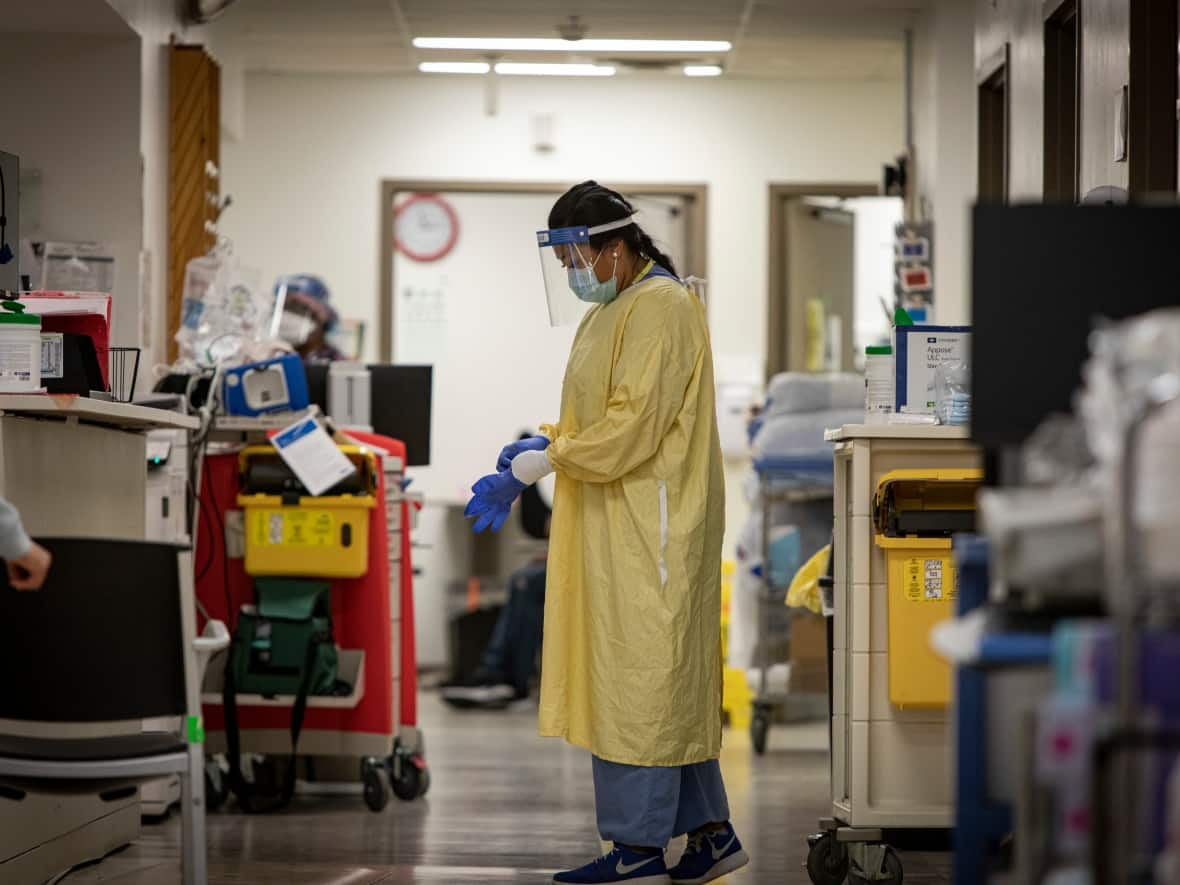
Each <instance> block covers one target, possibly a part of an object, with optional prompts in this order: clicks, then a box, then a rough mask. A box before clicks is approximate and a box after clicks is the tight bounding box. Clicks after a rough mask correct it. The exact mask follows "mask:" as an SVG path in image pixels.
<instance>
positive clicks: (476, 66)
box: [418, 61, 492, 74]
mask: <svg viewBox="0 0 1180 885" xmlns="http://www.w3.org/2000/svg"><path fill="white" fill-rule="evenodd" d="M491 69H492V66H491V65H489V64H488V63H487V62H486V61H424V62H422V64H420V65H418V70H419V71H421V72H422V73H423V74H486V73H487V72H488V71H490V70H491Z"/></svg>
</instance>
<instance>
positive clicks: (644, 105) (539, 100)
mask: <svg viewBox="0 0 1180 885" xmlns="http://www.w3.org/2000/svg"><path fill="white" fill-rule="evenodd" d="M501 88H502V92H501V96H500V110H499V114H498V115H497V116H495V117H488V116H485V114H484V94H483V84H482V82H481V81H480V80H478V79H471V78H462V77H435V78H429V77H423V76H415V77H401V78H398V77H326V76H307V77H294V76H274V75H251V76H249V77H248V78H247V102H246V107H247V110H246V125H245V130H246V132H245V138H244V139H243V140H242V141H241V142H240V143H238V144H226V145H223V165H224V167H225V179H224V182H223V184H224V188H225V191H226V192H228V193H231V194H233V197H234V203H235V205H234V209H233V210H232V211H231V212H230V213H228V214H227V216H226V222H225V229H226V231H227V232H228V233H230V235H231V236H233V238H234V240H235V243H236V245H237V248H238V250H239V252H240V254H242V256H243V257H244V258H245V259H246V260H247V261H250V262H252V263H254V264H257V265H258V266H259V267H260V268H261V269H262V271H263V274H264V278H273V277H274V276H277V275H278V274H280V273H288V272H293V271H299V270H309V271H313V272H317V273H320V274H322V275H323V276H324V277H325V278H326V279H327V280H328V282H329V283H330V285H331V286H332V288H333V292H334V297H335V298H336V299H337V300H338V301H339V303H340V306H341V307H342V309H343V311H344V313H345V314H347V315H350V316H356V317H360V318H363V319H366V320H367V321H368V322H369V323H370V324H371V325H370V328H374V326H373V325H372V324H373V323H374V322H375V319H376V303H377V290H378V271H379V258H378V221H379V206H378V203H379V190H378V184H379V181H380V180H381V179H382V178H435V179H483V180H547V181H567V182H574V181H577V180H581V179H583V178H588V177H594V178H597V179H600V180H603V181H605V182H616V183H617V182H626V181H653V182H660V181H669V182H705V183H707V184H708V185H709V220H708V244H709V246H708V248H709V276H710V287H709V299H710V304H711V323H712V326H713V333H714V346H715V349H716V351H717V353H718V354H719V355H723V356H724V355H727V354H735V355H747V354H757V356H758V359H759V360H761V359H762V354H763V351H764V348H765V315H766V306H765V305H766V269H767V235H766V220H767V211H768V207H767V185H768V184H769V183H770V182H772V181H773V182H805V181H875V180H876V179H877V178H878V177H879V175H880V169H881V165H882V164H883V163H884V162H886V161H887V160H888V159H889V158H891V157H893V156H895V155H896V153H897V151H898V149H899V148H900V146H901V141H902V130H901V86H900V71H899V77H898V80H897V81H896V82H888V83H867V84H816V83H805V84H789V83H774V82H756V81H737V80H734V81H730V80H719V81H700V80H696V81H686V80H683V79H671V78H667V79H665V78H660V77H657V78H646V77H644V78H623V77H620V78H616V79H614V80H611V81H598V80H594V81H582V80H573V81H558V82H555V81H552V80H531V79H505V80H503V81H502V84H501ZM537 111H550V112H552V113H553V114H554V115H555V121H556V122H555V140H556V143H557V150H556V151H554V152H553V153H551V154H547V155H540V154H537V153H535V152H534V151H533V150H532V148H531V146H530V126H529V118H530V114H532V113H534V112H537ZM494 272H496V273H501V274H513V273H527V274H533V273H536V272H537V271H536V268H535V267H522V268H496V269H494ZM368 337H369V339H370V341H374V340H375V336H374V335H370V336H368Z"/></svg>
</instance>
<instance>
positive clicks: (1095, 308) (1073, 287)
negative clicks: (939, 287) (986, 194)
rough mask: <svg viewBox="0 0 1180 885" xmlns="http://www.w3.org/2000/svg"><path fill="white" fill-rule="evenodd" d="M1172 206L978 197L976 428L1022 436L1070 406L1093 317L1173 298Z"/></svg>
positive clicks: (1178, 295)
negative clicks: (984, 200)
mask: <svg viewBox="0 0 1180 885" xmlns="http://www.w3.org/2000/svg"><path fill="white" fill-rule="evenodd" d="M1178 244H1180V206H1083V207H1077V206H1040V205H1037V206H1031V205H1030V206H995V205H987V206H982V205H981V206H977V207H976V208H975V212H974V248H973V271H972V274H973V288H972V331H973V334H972V341H971V353H972V357H971V362H972V370H971V375H972V378H971V385H972V435H973V437H974V439H975V440H976V441H977V442H979V443H980V444H982V445H984V446H987V447H990V448H1000V447H1005V446H1015V445H1019V444H1020V443H1022V442H1023V441H1024V440H1025V439H1026V438H1027V437H1028V436H1029V435H1030V434H1031V433H1032V432H1033V431H1034V430H1035V429H1036V428H1037V427H1038V426H1039V425H1040V423H1041V422H1042V420H1044V418H1045V417H1046V416H1047V415H1049V414H1052V413H1054V412H1069V411H1071V410H1072V405H1073V395H1074V392H1075V391H1076V390H1077V389H1078V388H1079V387H1080V386H1081V384H1082V377H1081V367H1082V364H1083V363H1084V362H1085V360H1086V359H1087V357H1088V354H1089V347H1088V339H1089V335H1090V331H1091V329H1093V327H1094V322H1095V320H1096V319H1097V318H1099V317H1106V318H1109V319H1124V318H1126V317H1131V316H1134V315H1136V314H1140V313H1144V312H1146V311H1149V310H1153V309H1155V308H1158V307H1164V306H1171V305H1177V304H1180V245H1178Z"/></svg>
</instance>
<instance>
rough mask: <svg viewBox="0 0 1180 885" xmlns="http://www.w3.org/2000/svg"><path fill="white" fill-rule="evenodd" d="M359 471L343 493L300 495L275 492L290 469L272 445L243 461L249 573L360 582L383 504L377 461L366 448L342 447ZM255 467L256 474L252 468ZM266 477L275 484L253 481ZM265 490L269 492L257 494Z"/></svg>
mask: <svg viewBox="0 0 1180 885" xmlns="http://www.w3.org/2000/svg"><path fill="white" fill-rule="evenodd" d="M340 451H341V452H343V453H344V455H345V456H346V457H347V458H348V459H349V460H350V461H352V462H353V463H354V464H355V465H356V468H357V473H356V475H355V477H353V478H352V479H351V480H348V481H346V484H347V488H346V489H345V490H343V493H341V494H330V495H319V496H310V495H297V494H294V495H293V494H291V493H289V492H281V491H278V490H276V489H273V488H269V486H270V485H272V484H273V483H279V482H282V477H283V471H284V470H285V469H286V467H285V465H284V464H283V463H282V459H281V458H280V457H279V455H278V453H277V452H275V450H274V449H273V448H272V447H271V446H250V447H248V448H246V449H244V450H243V451H242V453H241V456H240V458H239V462H238V464H239V469H240V472H241V476H242V478H243V488H244V489H245V491H244V492H243V493H242V494H240V495H238V506H239V507H241V508H242V510H243V512H244V514H245V534H246V572H247V574H250V575H254V576H256V577H279V576H299V577H305V578H359V577H361V576H362V575H363V574H365V572H366V571H367V570H368V567H369V517H370V511H372V509H373V508H374V507H375V506H376V505H377V462H376V458H375V457H374V455H373V453H372V452H370V451H369V450H367V449H365V448H362V447H360V446H340ZM252 468H253V470H252ZM263 473H265V475H266V480H268V481H269V482H258V481H257V480H255V481H254V482H253V485H255V488H254V489H251V484H252V483H251V480H250V479H249V478H250V477H256V476H258V475H261V474H263ZM259 486H261V487H263V488H265V489H266V490H265V491H259V490H257V487H259Z"/></svg>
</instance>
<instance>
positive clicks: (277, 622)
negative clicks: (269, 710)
mask: <svg viewBox="0 0 1180 885" xmlns="http://www.w3.org/2000/svg"><path fill="white" fill-rule="evenodd" d="M254 591H255V597H256V600H257V604H256V605H254V606H242V609H241V611H240V612H239V613H238V624H237V630H235V631H234V638H233V644H232V645H231V646H230V654H229V662H228V664H227V666H226V668H225V687H224V689H223V693H222V703H223V705H224V710H225V740H226V755H227V756H228V757H229V768H230V770H229V784H230V788H231V789H232V790H233V791H234V794H235V795H236V796H237V797H238V804H239V805H240V806H241V808H242V810H243V811H246V812H248V813H249V812H259V811H274V810H276V809H279V808H282V807H283V806H285V805H286V804H287V803H289V802H290V801H291V797H292V796H293V795H294V793H295V763H296V759H297V755H296V750H297V747H298V745H299V733H300V731H302V729H303V717H304V715H305V713H306V712H307V698H308V696H309V695H332V694H341V693H343V694H347V693H348V691H349V690H350V689H349V686H347V685H343V684H342V683H340V682H338V681H337V679H336V667H337V659H338V655H337V651H336V643H335V639H334V637H333V635H332V605H331V584H329V583H328V582H327V581H301V580H292V579H289V578H260V579H259V580H258V581H256V582H255V585H254ZM239 692H243V693H247V694H261V695H269V696H274V695H293V696H294V698H295V701H294V704H293V705H292V708H291V755H290V756H289V757H288V760H287V773H286V778H285V780H284V782H283V784H282V786H281V788H280V789H279V791H278V792H277V793H275V794H272V795H266V796H264V795H260V791H259V789H258V788H257V785H256V784H252V783H249V782H247V781H246V779H245V778H244V777H243V776H242V769H241V734H240V730H239V727H238V707H237V694H238V693H239Z"/></svg>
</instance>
